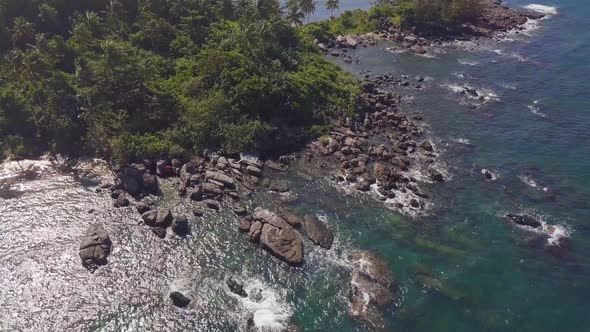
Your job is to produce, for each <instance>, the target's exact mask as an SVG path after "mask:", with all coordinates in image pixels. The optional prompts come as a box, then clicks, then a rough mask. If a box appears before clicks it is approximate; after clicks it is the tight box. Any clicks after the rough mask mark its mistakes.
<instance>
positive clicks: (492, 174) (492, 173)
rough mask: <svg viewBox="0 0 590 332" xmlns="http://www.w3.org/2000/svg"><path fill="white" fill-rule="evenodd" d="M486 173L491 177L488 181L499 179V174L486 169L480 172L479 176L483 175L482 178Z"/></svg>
mask: <svg viewBox="0 0 590 332" xmlns="http://www.w3.org/2000/svg"><path fill="white" fill-rule="evenodd" d="M488 173H489V174H490V175H491V177H492V178H491V179H489V181H496V180H497V179H498V178H499V177H500V174H499V173H498V172H496V171H493V170H490V169H486V168H484V169H482V170H481V174H483V175H484V176H485V175H486V174H488Z"/></svg>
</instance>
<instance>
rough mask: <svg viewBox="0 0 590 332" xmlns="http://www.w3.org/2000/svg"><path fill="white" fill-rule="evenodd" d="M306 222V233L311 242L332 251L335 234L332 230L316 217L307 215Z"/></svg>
mask: <svg viewBox="0 0 590 332" xmlns="http://www.w3.org/2000/svg"><path fill="white" fill-rule="evenodd" d="M304 220H305V221H304V223H305V231H306V232H307V236H308V237H309V239H310V240H311V242H313V243H314V244H316V245H319V246H320V247H322V248H324V249H330V248H331V247H332V243H333V242H334V233H333V232H332V230H330V229H329V228H328V226H326V224H325V223H324V222H322V221H321V220H320V219H318V218H317V217H316V216H312V215H306V216H305V218H304Z"/></svg>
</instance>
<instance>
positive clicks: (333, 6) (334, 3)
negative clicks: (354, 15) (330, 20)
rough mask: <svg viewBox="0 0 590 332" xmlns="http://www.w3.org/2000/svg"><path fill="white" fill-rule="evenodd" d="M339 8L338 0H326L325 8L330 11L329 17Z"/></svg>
mask: <svg viewBox="0 0 590 332" xmlns="http://www.w3.org/2000/svg"><path fill="white" fill-rule="evenodd" d="M339 8H340V0H326V9H327V10H329V11H330V17H334V11H335V10H338V9H339Z"/></svg>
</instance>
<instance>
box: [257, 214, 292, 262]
mask: <svg viewBox="0 0 590 332" xmlns="http://www.w3.org/2000/svg"><path fill="white" fill-rule="evenodd" d="M260 244H261V245H262V247H263V248H264V249H266V250H267V251H269V252H270V253H271V254H273V255H274V256H276V257H278V258H279V259H281V260H283V261H285V262H287V263H288V264H291V265H300V264H301V263H302V262H303V240H302V239H301V235H300V234H299V232H297V231H296V230H294V229H293V228H292V227H289V228H283V229H281V228H278V227H276V226H273V225H271V224H264V225H263V227H262V231H261V234H260Z"/></svg>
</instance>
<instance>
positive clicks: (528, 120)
mask: <svg viewBox="0 0 590 332" xmlns="http://www.w3.org/2000/svg"><path fill="white" fill-rule="evenodd" d="M539 3H540V4H544V5H547V6H553V7H556V8H557V12H558V13H557V14H556V15H552V17H550V18H549V19H546V20H543V21H540V22H538V23H539V25H538V29H536V30H532V31H529V32H527V34H528V36H527V35H522V34H519V35H515V36H511V39H514V40H513V41H504V42H492V41H488V42H481V43H480V45H473V44H469V45H465V46H464V47H461V48H459V49H454V48H451V49H447V50H446V53H445V54H436V55H435V57H434V58H424V57H417V56H413V55H407V54H392V53H390V52H387V51H385V50H383V48H384V47H385V46H387V45H386V44H384V43H382V44H380V45H379V46H380V50H375V49H359V50H358V51H356V52H353V53H352V55H356V56H359V57H360V59H361V61H362V64H361V65H346V64H343V66H344V67H345V68H347V69H348V70H350V71H353V72H356V73H360V72H364V71H367V70H369V71H371V72H372V73H375V74H377V73H383V72H393V73H396V74H398V75H401V74H408V75H409V76H410V77H414V76H416V75H422V76H427V77H429V78H431V80H429V81H428V82H427V83H426V84H425V86H426V88H425V89H424V90H422V91H421V92H419V93H412V92H411V91H406V92H404V91H401V93H402V94H405V93H407V94H412V95H414V96H415V105H408V106H406V107H405V108H406V109H409V110H416V109H417V110H420V111H422V112H424V113H425V114H426V118H427V120H428V122H429V124H430V126H431V128H430V132H431V133H432V134H433V135H434V136H436V137H438V138H439V139H440V140H441V141H439V142H438V143H439V146H441V145H442V146H445V149H446V152H445V153H444V156H443V158H444V159H445V160H446V161H447V162H448V165H449V168H450V172H451V173H452V181H450V182H448V183H445V184H443V185H440V186H436V187H435V188H433V189H432V190H433V192H434V195H433V196H434V198H435V203H436V205H437V207H436V208H435V212H434V215H433V216H430V217H425V218H421V219H419V220H413V221H408V220H405V219H404V218H399V219H397V218H396V217H394V216H387V215H382V216H375V217H374V218H375V220H376V221H377V222H376V224H377V225H375V224H373V226H372V227H373V228H376V230H375V233H377V234H379V236H378V237H377V239H376V238H375V236H373V235H369V234H367V235H366V237H360V238H361V239H363V238H364V240H359V242H361V243H362V244H361V245H362V246H366V247H370V248H371V249H374V250H376V251H378V252H379V253H380V254H381V255H382V256H385V257H388V260H389V262H390V264H391V266H392V268H393V270H394V271H395V272H396V275H397V276H398V280H399V282H400V284H401V286H402V288H403V289H404V290H405V291H404V299H403V301H402V303H401V304H400V308H399V309H398V310H397V311H395V312H394V313H393V314H392V326H393V327H394V328H392V329H394V330H401V331H557V330H561V331H588V330H590V318H589V317H588V316H587V314H586V313H587V312H588V309H589V308H590V302H588V297H589V296H590V286H589V282H588V281H590V259H589V258H588V257H587V253H588V252H589V250H590V238H589V236H590V226H589V225H590V224H589V222H590V221H589V218H590V205H589V198H590V98H589V97H588V89H589V88H590V80H589V78H588V77H590V76H589V75H590V62H589V61H588V59H590V20H588V14H590V3H588V2H584V1H553V2H539ZM510 4H511V5H514V6H518V5H523V6H524V5H527V4H529V2H525V1H511V2H510ZM465 48H468V49H470V50H469V51H466V50H465ZM465 85H468V86H471V87H475V88H477V89H478V90H480V91H484V92H487V93H488V95H489V96H491V98H490V100H489V101H487V102H486V103H485V104H484V105H482V106H480V107H478V108H477V109H475V110H470V109H469V108H467V107H466V106H465V100H464V99H463V97H462V96H461V95H459V94H457V93H455V92H453V91H452V87H453V86H465ZM449 86H450V88H449ZM459 138H462V139H467V140H468V142H469V143H468V144H465V142H467V141H466V140H458V139H459ZM458 141H460V142H464V143H459V142H458ZM483 168H486V169H491V170H493V171H494V172H496V173H498V174H499V179H498V180H497V181H494V182H486V181H484V180H483V178H482V176H481V174H480V170H481V169H483ZM531 180H532V181H531ZM533 181H534V183H535V184H536V187H533V185H534V184H533ZM527 182H528V183H527ZM545 187H546V188H548V189H549V190H550V191H552V192H553V193H554V196H553V195H548V194H546V193H545V192H544V191H543V189H542V188H545ZM515 211H516V212H523V211H528V212H529V213H533V214H535V215H538V216H540V217H542V218H543V219H544V220H545V221H547V222H548V223H550V224H558V225H563V226H564V227H565V228H567V229H568V230H569V231H570V232H571V248H570V250H569V252H568V253H567V254H566V255H565V257H555V256H554V255H552V254H551V253H550V252H548V250H547V248H546V246H545V243H543V242H542V241H541V243H534V241H530V239H528V237H530V233H528V232H526V231H522V230H520V229H517V228H514V227H512V226H511V225H509V224H506V223H505V222H503V220H502V218H501V217H500V215H502V214H503V213H506V212H515ZM372 217H373V216H371V214H368V215H367V217H365V219H369V220H370V219H371V218H372ZM413 237H414V239H412V238H413ZM416 238H418V239H426V240H428V241H432V242H433V243H436V244H440V245H443V246H447V247H448V248H447V247H442V248H439V251H436V250H434V249H433V247H434V246H432V245H425V243H423V242H422V241H416ZM418 264H425V265H428V266H429V268H430V269H432V270H434V271H435V273H436V274H437V275H438V276H439V277H440V278H441V279H442V280H445V282H448V283H449V285H452V290H453V291H456V292H457V293H460V294H456V296H455V298H453V297H452V296H450V294H443V292H437V291H424V289H423V288H421V287H419V285H417V284H418V283H417V282H416V280H415V275H414V274H413V269H415V267H413V266H415V265H418ZM417 286H418V287H417Z"/></svg>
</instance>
